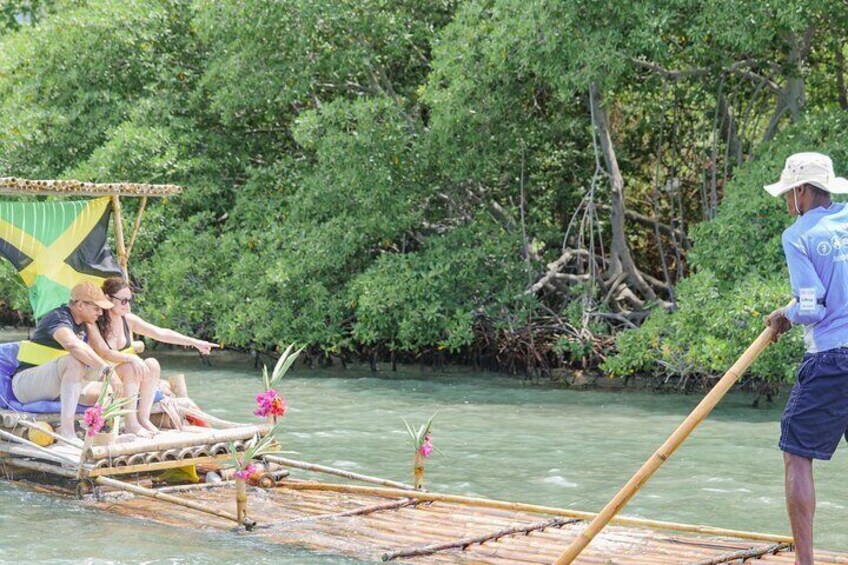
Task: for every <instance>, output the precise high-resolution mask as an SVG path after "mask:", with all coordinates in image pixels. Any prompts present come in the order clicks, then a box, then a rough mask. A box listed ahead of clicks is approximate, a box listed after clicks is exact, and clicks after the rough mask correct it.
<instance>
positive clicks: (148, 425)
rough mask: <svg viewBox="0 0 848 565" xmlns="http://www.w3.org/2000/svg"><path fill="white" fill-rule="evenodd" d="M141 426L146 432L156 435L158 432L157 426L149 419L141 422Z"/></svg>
mask: <svg viewBox="0 0 848 565" xmlns="http://www.w3.org/2000/svg"><path fill="white" fill-rule="evenodd" d="M141 427H142V428H144V429H145V430H147V431H148V432H150V433H152V434H153V435H156V434H158V433H159V432H160V430H159V428H157V427H156V426H154V425H153V424H152V423H151V422H150V421H147V422H141Z"/></svg>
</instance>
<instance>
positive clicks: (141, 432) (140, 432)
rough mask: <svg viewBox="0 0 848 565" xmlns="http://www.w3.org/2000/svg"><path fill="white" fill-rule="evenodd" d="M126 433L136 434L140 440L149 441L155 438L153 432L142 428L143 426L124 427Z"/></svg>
mask: <svg viewBox="0 0 848 565" xmlns="http://www.w3.org/2000/svg"><path fill="white" fill-rule="evenodd" d="M124 431H125V432H126V433H127V434H134V435H136V436H138V437H140V438H145V439H149V438H152V437H153V432H151V431H149V430H147V429H145V428H142V427H141V426H138V427H132V428H131V427H129V426H124Z"/></svg>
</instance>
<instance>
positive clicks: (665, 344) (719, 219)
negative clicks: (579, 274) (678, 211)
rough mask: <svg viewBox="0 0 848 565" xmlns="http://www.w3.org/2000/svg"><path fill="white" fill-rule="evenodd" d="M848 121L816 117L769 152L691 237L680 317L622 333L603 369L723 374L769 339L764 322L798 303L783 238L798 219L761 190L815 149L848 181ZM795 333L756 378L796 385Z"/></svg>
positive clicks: (756, 370)
mask: <svg viewBox="0 0 848 565" xmlns="http://www.w3.org/2000/svg"><path fill="white" fill-rule="evenodd" d="M846 127H848V118H846V117H845V116H844V115H843V114H842V113H841V112H839V113H837V112H824V113H820V114H814V115H809V116H808V117H807V118H806V119H805V120H804V121H803V122H801V123H800V124H798V125H797V126H794V127H792V128H790V129H788V130H787V131H786V132H785V133H784V134H783V135H782V136H781V137H780V138H779V139H778V140H776V141H775V142H773V143H770V144H769V145H767V146H765V147H763V148H762V151H761V152H760V153H759V154H758V155H757V157H756V158H755V159H754V160H752V161H751V162H749V163H748V164H746V165H745V166H744V167H742V168H741V169H740V170H739V171H738V173H737V174H736V175H735V176H734V178H733V181H732V182H731V183H730V184H729V185H728V186H727V189H726V190H725V196H724V200H723V201H722V203H721V206H720V209H719V213H718V215H717V216H716V218H715V219H714V220H712V221H710V222H704V223H702V224H700V225H698V226H697V227H696V228H695V229H694V230H693V236H694V240H695V247H694V249H693V250H692V252H691V253H690V254H689V260H690V261H691V264H692V265H693V267H694V268H695V269H697V272H696V274H694V275H692V276H690V277H689V278H687V279H686V280H685V281H683V282H681V283H680V284H679V285H678V287H677V289H676V295H677V299H678V307H679V308H678V310H677V311H675V312H673V313H668V312H661V311H656V312H654V313H653V314H652V315H651V317H650V318H649V319H648V320H647V321H646V322H645V324H643V326H642V327H641V328H639V329H638V330H633V331H627V332H623V333H622V334H620V335H619V336H618V338H617V340H616V347H617V354H616V355H615V356H614V357H611V358H609V359H608V360H607V361H606V363H605V364H604V368H605V370H607V371H609V372H610V373H611V374H613V375H619V376H621V375H630V374H634V373H656V372H661V373H668V374H673V375H687V374H698V375H703V374H717V373H722V372H723V371H725V370H726V369H727V368H729V367H730V365H731V364H732V363H733V362H734V361H735V359H736V358H737V357H738V356H739V355H740V354H741V353H742V351H744V349H745V347H747V345H748V344H749V343H750V342H751V341H753V339H754V338H755V337H756V336H757V335H758V334H759V332H761V331H762V330H763V328H764V326H763V316H764V315H767V314H768V313H770V312H771V311H773V310H775V309H777V308H779V307H781V306H784V305H785V304H786V303H787V302H789V300H790V299H791V296H790V290H789V282H788V280H789V275H788V272H787V270H786V260H785V258H784V256H783V250H782V246H781V242H780V237H781V234H782V232H783V230H784V229H785V228H786V227H788V226H789V225H790V224H791V222H792V220H791V218H790V217H789V215H788V213H787V211H786V204H785V202H784V200H783V199H782V198H774V197H772V196H770V195H769V194H768V193H766V192H765V190H763V185H765V184H770V183H773V182H775V181H776V180H777V179H778V178H779V177H780V172H781V171H782V170H783V164H784V161H785V159H786V157H787V156H788V155H791V154H792V153H796V152H799V151H809V150H812V149H815V150H817V151H821V152H824V153H827V154H829V155H830V156H831V157H832V159H833V161H834V164H835V167H836V169H837V171H836V172H837V174H839V175H844V174H846V167H848V140H846V139H845V136H844V131H845V128H846ZM803 349H804V348H803V345H802V343H801V339H800V334H799V330H797V329H795V330H793V332H792V333H791V334H790V335H789V336H788V337H784V338H783V339H782V340H781V341H780V342H779V343H778V344H776V345H773V346H771V347H769V349H768V350H767V351H766V352H765V353H763V354H762V355H761V356H760V359H759V360H758V361H757V362H756V363H755V364H754V365H753V366H752V367H751V369H750V370H749V372H750V373H751V374H754V375H756V376H758V377H762V378H764V379H767V380H774V381H781V380H791V379H792V378H793V374H794V368H795V366H796V364H797V361H798V360H799V359H800V356H801V354H802V353H803Z"/></svg>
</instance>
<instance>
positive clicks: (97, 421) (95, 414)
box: [82, 404, 106, 436]
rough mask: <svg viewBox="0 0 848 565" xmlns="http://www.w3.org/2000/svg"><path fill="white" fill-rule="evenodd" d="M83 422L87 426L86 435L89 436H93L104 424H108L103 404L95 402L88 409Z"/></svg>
mask: <svg viewBox="0 0 848 565" xmlns="http://www.w3.org/2000/svg"><path fill="white" fill-rule="evenodd" d="M82 423H83V425H84V426H85V427H86V432H85V435H87V436H93V435H94V434H96V433H97V432H99V431H100V430H102V429H103V426H105V425H106V420H104V419H103V406H102V405H100V404H95V405H94V406H92V407H91V408H88V409H86V411H85V414H84V415H83V420H82Z"/></svg>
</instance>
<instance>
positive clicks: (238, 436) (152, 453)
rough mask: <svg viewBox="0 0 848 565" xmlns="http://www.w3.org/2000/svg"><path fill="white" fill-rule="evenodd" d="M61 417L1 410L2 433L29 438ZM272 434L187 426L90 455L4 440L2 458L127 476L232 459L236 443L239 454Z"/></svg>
mask: <svg viewBox="0 0 848 565" xmlns="http://www.w3.org/2000/svg"><path fill="white" fill-rule="evenodd" d="M57 419H58V415H57V414H31V413H23V412H13V411H9V410H0V424H2V425H0V435H2V434H11V435H15V436H18V437H22V438H24V440H25V438H26V432H27V427H26V424H27V423H28V422H33V421H46V422H48V423H50V424H51V425H52V424H56V423H57V422H56V421H55V420H57ZM270 430H271V426H270V425H268V424H266V423H263V424H259V425H250V424H241V425H231V426H229V427H227V428H225V429H216V428H210V427H200V426H191V425H186V426H183V429H182V430H166V429H163V430H161V431H160V432H159V433H158V434H156V435H155V436H154V437H152V438H140V437H139V438H136V439H134V440H132V441H118V442H113V443H108V444H105V445H91V446H89V447H88V449H87V451H86V453H85V457H83V453H82V447H83V442H82V441H81V440H80V441H79V442H78V443H79V445H78V446H72V445H67V444H64V443H61V442H57V443H54V444H52V445H49V446H47V447H39V446H37V445H34V444H31V443H29V442H26V441H23V442H22V441H20V440H19V441H15V439H16V438H11V437H9V436H5V437H4V438H2V439H0V458H2V461H3V463H4V464H6V465H12V466H16V467H20V468H23V469H30V470H33V471H43V472H47V473H53V474H56V475H58V476H64V477H70V476H72V475H73V476H79V477H81V478H89V477H90V478H95V477H99V476H105V475H124V474H133V473H142V472H152V471H159V470H164V469H171V468H176V467H185V466H188V465H206V464H213V463H218V462H221V461H223V460H227V459H230V458H231V456H230V446H231V445H232V446H233V447H235V449H236V451H243V450H244V448H245V444H246V443H247V442H249V441H250V440H252V439H253V438H255V437H264V436H265V435H267V434H268V433H269V432H270ZM80 464H82V473H81V474H80Z"/></svg>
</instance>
